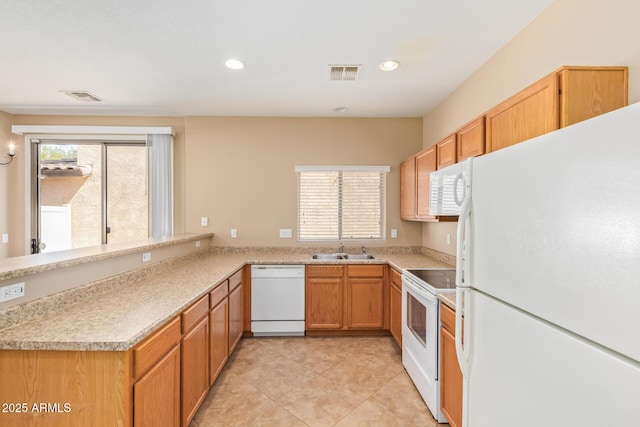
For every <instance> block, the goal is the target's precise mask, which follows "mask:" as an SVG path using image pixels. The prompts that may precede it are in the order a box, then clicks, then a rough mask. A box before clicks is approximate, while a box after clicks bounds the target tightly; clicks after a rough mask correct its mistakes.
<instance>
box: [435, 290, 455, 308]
mask: <svg viewBox="0 0 640 427" xmlns="http://www.w3.org/2000/svg"><path fill="white" fill-rule="evenodd" d="M438 299H439V300H440V301H442V303H443V304H445V305H447V306H448V307H449V308H451V309H452V310H455V309H456V293H455V292H446V293H442V294H438Z"/></svg>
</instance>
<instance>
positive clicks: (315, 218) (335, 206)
mask: <svg viewBox="0 0 640 427" xmlns="http://www.w3.org/2000/svg"><path fill="white" fill-rule="evenodd" d="M295 170H296V172H297V173H298V240H299V241H301V242H320V241H363V240H364V241H372V240H384V236H385V234H384V229H385V188H386V174H387V172H389V166H296V169H295Z"/></svg>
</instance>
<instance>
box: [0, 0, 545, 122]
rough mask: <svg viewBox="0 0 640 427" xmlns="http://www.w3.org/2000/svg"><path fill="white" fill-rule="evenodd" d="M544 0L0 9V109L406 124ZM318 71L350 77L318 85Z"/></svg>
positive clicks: (78, 0) (8, 5)
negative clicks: (238, 67)
mask: <svg viewBox="0 0 640 427" xmlns="http://www.w3.org/2000/svg"><path fill="white" fill-rule="evenodd" d="M551 1H552V0H518V1H514V0H484V1H476V0H186V1H178V0H47V1H42V0H3V1H2V5H1V7H0V58H2V59H1V62H0V110H3V111H6V112H9V113H14V114H99V115H171V116H186V115H225V116H352V117H418V116H422V115H424V114H425V113H427V112H428V111H429V110H431V109H432V108H433V107H435V106H436V105H437V104H438V103H439V102H440V101H441V100H442V99H443V98H444V97H446V96H447V95H448V94H449V93H450V92H451V91H453V90H454V89H455V88H456V87H457V86H459V85H460V84H461V83H462V82H463V81H464V80H465V79H466V78H468V77H469V76H470V75H471V74H472V73H473V72H474V71H475V70H476V69H478V67H480V66H481V65H482V64H483V63H484V62H485V61H487V60H488V59H489V58H490V57H491V56H492V55H493V54H494V53H495V52H496V51H497V50H499V49H500V48H501V47H502V46H503V45H504V44H505V43H507V42H508V41H509V40H510V39H511V38H513V36H515V35H516V34H517V33H518V32H519V31H520V30H521V29H522V28H524V27H525V26H526V25H527V24H528V23H529V22H531V21H532V20H533V19H534V18H535V17H536V16H537V15H538V14H539V13H540V12H541V11H542V10H544V9H545V8H546V7H547V6H548V5H549V4H550V3H551ZM230 57H236V58H239V59H241V60H243V61H244V62H245V63H246V68H245V69H244V70H242V71H232V70H229V69H227V68H225V66H224V64H223V63H224V61H225V60H226V59H228V58H230ZM386 59H396V60H398V61H400V67H399V68H398V69H397V70H396V71H393V72H383V71H380V70H379V69H378V68H377V65H378V64H379V63H380V62H382V61H383V60H386ZM329 64H360V65H362V70H361V73H360V76H359V79H358V80H357V81H351V82H345V81H337V82H336V81H329V79H328V74H329V73H328V68H327V66H328V65H329ZM62 90H87V91H89V92H91V93H93V94H94V95H96V96H98V97H100V98H102V99H103V100H104V102H101V103H88V102H82V101H78V100H74V99H72V98H70V97H69V96H67V95H65V94H63V93H61V92H60V91H62ZM341 106H345V107H347V108H348V111H347V112H345V113H336V112H334V111H333V110H334V108H336V107H341Z"/></svg>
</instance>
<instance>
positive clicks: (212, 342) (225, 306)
mask: <svg viewBox="0 0 640 427" xmlns="http://www.w3.org/2000/svg"><path fill="white" fill-rule="evenodd" d="M228 358H229V300H228V299H227V298H226V297H225V298H224V299H223V300H222V301H220V302H219V303H218V305H216V306H215V307H214V308H213V310H211V313H210V314H209V361H210V366H209V385H213V382H214V381H215V380H216V378H217V377H218V375H219V374H220V371H222V368H224V365H225V363H227V359H228Z"/></svg>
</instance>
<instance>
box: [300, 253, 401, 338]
mask: <svg viewBox="0 0 640 427" xmlns="http://www.w3.org/2000/svg"><path fill="white" fill-rule="evenodd" d="M385 271H386V266H384V265H377V264H376V265H335V264H334V265H332V264H327V265H308V266H307V272H306V274H307V279H306V297H305V298H306V314H305V317H306V321H305V323H306V329H307V330H308V331H322V330H324V331H349V330H378V331H382V330H383V329H385V328H388V318H386V317H385V316H386V315H388V314H387V313H386V310H385V306H386V302H387V301H388V300H387V298H388V297H386V296H385V295H386V294H387V293H388V290H387V291H386V293H385V280H386V276H385Z"/></svg>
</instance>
